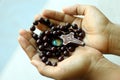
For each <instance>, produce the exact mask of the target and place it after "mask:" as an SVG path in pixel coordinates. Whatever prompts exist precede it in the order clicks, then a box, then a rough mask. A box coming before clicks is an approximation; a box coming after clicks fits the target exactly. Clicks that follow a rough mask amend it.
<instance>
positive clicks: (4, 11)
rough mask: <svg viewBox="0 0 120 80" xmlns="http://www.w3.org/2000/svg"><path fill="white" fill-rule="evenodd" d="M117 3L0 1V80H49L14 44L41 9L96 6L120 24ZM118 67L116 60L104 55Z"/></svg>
mask: <svg viewBox="0 0 120 80" xmlns="http://www.w3.org/2000/svg"><path fill="white" fill-rule="evenodd" d="M119 3H120V0H0V80H52V79H50V78H46V77H44V76H42V75H40V74H39V72H38V71H37V70H36V68H35V67H34V66H32V65H31V64H30V61H29V59H28V57H27V56H26V54H25V52H24V51H23V50H22V49H21V47H20V46H19V44H18V42H17V37H18V31H19V29H21V28H24V29H29V27H30V26H31V24H32V22H33V20H34V16H35V15H36V14H40V13H41V12H42V11H43V10H44V9H53V10H57V11H62V8H63V7H65V6H68V5H74V4H89V5H95V6H97V7H98V8H99V9H100V10H101V11H102V12H103V13H104V14H105V15H106V16H107V17H108V18H109V19H110V20H111V21H112V22H114V23H118V24H120V21H119V20H120V16H119V14H120V8H119ZM105 57H107V58H108V59H109V60H111V61H112V62H114V63H116V64H120V57H118V56H113V55H105Z"/></svg>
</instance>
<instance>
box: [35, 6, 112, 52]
mask: <svg viewBox="0 0 120 80" xmlns="http://www.w3.org/2000/svg"><path fill="white" fill-rule="evenodd" d="M63 12H64V13H60V12H56V11H52V10H45V11H44V12H43V13H42V17H46V18H49V19H50V20H51V21H52V22H53V23H57V24H61V23H65V22H69V23H76V24H77V25H78V26H80V27H82V29H83V30H84V31H85V33H86V36H85V39H84V41H85V43H86V45H87V46H91V47H93V48H96V49H98V50H100V51H102V52H104V53H108V52H109V35H110V29H111V27H109V24H110V23H111V22H110V21H109V20H108V19H107V18H106V17H105V16H104V15H103V14H102V13H101V12H100V11H99V10H98V9H97V8H95V7H93V6H87V5H74V6H71V7H67V8H64V9H63ZM81 15H82V16H84V18H80V17H76V16H81ZM39 17H40V16H37V17H36V19H39ZM41 27H43V26H38V28H39V29H41Z"/></svg>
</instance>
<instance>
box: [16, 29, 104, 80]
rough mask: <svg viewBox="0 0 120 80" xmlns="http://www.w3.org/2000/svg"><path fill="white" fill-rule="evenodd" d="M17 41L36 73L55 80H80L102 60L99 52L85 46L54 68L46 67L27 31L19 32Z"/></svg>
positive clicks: (77, 49)
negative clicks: (36, 70) (34, 67)
mask: <svg viewBox="0 0 120 80" xmlns="http://www.w3.org/2000/svg"><path fill="white" fill-rule="evenodd" d="M18 40H19V43H20V45H21V47H22V48H23V49H24V51H25V52H26V53H27V55H28V57H29V58H30V59H31V63H32V64H33V65H34V66H36V68H37V69H38V71H39V72H40V73H41V74H42V75H44V76H47V77H51V78H53V79H56V80H81V79H82V78H84V77H87V75H89V74H90V72H91V71H92V70H93V68H94V67H95V65H96V64H97V63H98V62H99V60H100V59H102V58H103V56H102V53H101V52H99V51H98V50H96V49H94V48H91V47H87V46H85V47H78V48H76V50H75V51H74V52H73V53H72V55H71V56H70V57H69V58H67V59H65V60H63V61H61V62H59V63H58V65H57V66H56V67H53V66H47V65H45V64H44V63H43V62H42V61H41V59H40V58H39V55H38V54H37V49H36V45H35V40H34V39H33V38H32V36H31V33H30V32H29V31H26V30H21V31H20V36H19V38H18ZM95 74H96V73H95ZM86 80H87V79H86Z"/></svg>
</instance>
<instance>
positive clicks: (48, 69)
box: [31, 54, 58, 78]
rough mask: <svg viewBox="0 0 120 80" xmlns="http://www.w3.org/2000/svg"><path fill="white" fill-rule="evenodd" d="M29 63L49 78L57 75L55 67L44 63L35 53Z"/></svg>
mask: <svg viewBox="0 0 120 80" xmlns="http://www.w3.org/2000/svg"><path fill="white" fill-rule="evenodd" d="M31 63H32V64H33V65H34V66H35V67H36V68H37V69H38V71H39V72H40V73H41V74H42V75H43V76H47V77H50V78H55V77H56V76H57V70H58V69H57V67H53V66H48V65H45V64H44V63H43V62H42V61H41V59H40V58H39V54H36V55H35V56H34V57H33V58H32V61H31Z"/></svg>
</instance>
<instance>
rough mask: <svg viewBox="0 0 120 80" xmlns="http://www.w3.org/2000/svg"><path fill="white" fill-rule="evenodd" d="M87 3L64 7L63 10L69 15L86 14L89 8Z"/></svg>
mask: <svg viewBox="0 0 120 80" xmlns="http://www.w3.org/2000/svg"><path fill="white" fill-rule="evenodd" d="M87 7H88V6H86V5H80V4H76V5H73V6H69V7H66V8H64V9H63V12H64V13H66V14H69V15H84V14H85V12H86V10H87Z"/></svg>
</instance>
